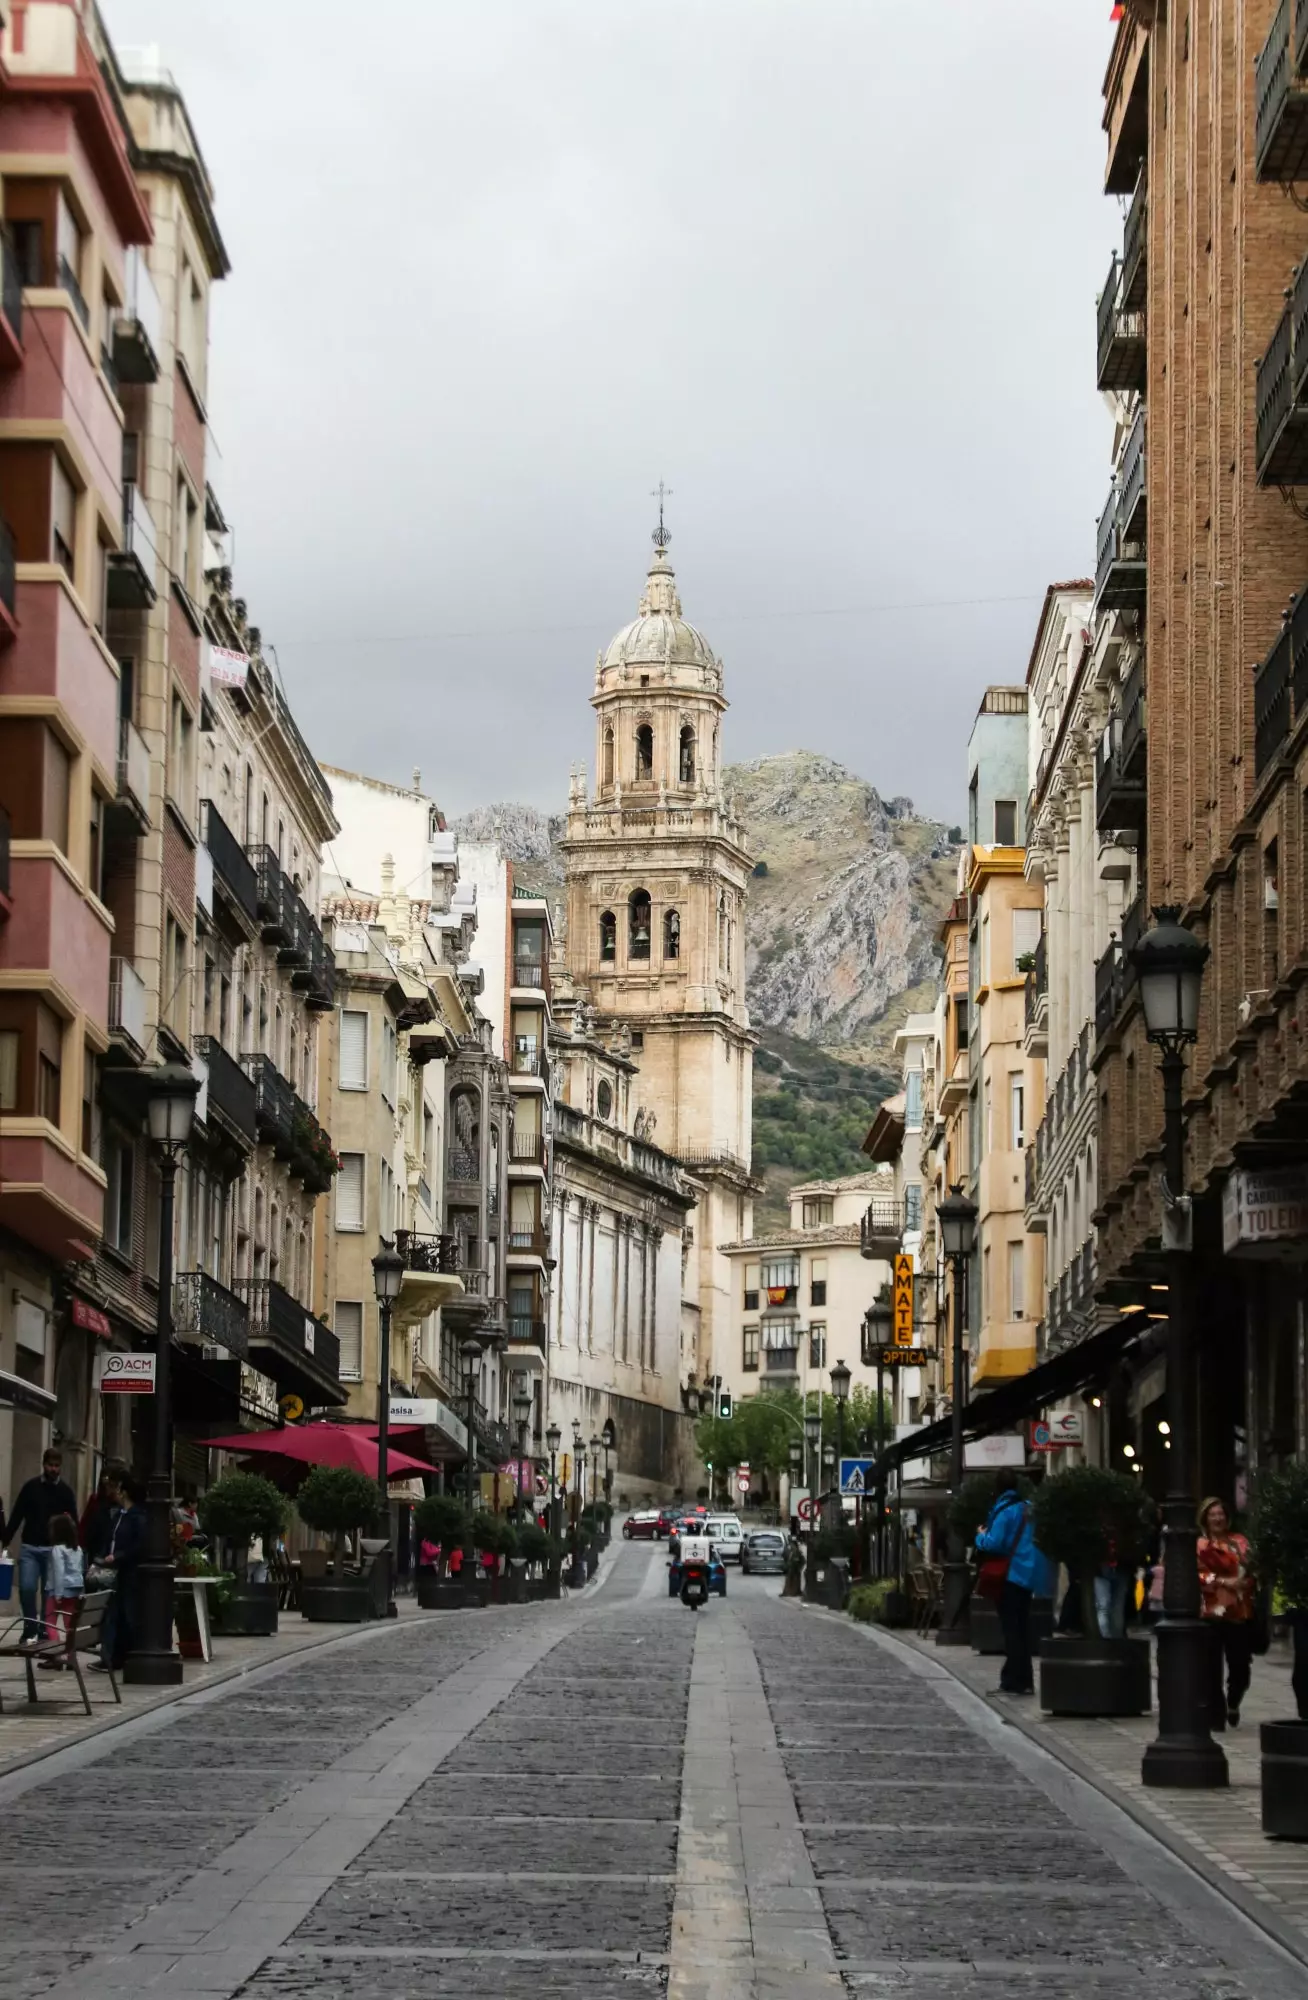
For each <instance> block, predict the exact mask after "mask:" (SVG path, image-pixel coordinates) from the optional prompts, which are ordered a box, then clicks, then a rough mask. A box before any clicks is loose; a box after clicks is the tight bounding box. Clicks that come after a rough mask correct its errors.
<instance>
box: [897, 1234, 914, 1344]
mask: <svg viewBox="0 0 1308 2000" xmlns="http://www.w3.org/2000/svg"><path fill="white" fill-rule="evenodd" d="M892 1304H893V1310H894V1327H895V1346H896V1347H911V1346H912V1345H913V1259H912V1258H911V1257H906V1256H903V1255H901V1256H898V1257H896V1259H895V1286H894V1292H893V1294H892Z"/></svg>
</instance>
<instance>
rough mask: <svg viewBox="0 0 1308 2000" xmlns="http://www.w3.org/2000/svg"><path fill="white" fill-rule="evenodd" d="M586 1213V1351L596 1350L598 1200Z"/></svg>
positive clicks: (587, 1207) (590, 1204) (592, 1203)
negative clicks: (587, 1223)
mask: <svg viewBox="0 0 1308 2000" xmlns="http://www.w3.org/2000/svg"><path fill="white" fill-rule="evenodd" d="M585 1206H586V1214H587V1215H588V1216H589V1218H590V1248H589V1252H588V1256H587V1265H586V1352H587V1354H593V1353H594V1352H595V1241H596V1238H597V1237H598V1235H599V1218H600V1205H599V1203H598V1202H597V1201H588V1202H587V1203H586V1205H585Z"/></svg>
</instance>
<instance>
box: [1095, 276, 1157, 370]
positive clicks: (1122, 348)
mask: <svg viewBox="0 0 1308 2000" xmlns="http://www.w3.org/2000/svg"><path fill="white" fill-rule="evenodd" d="M1124 276H1125V272H1124V270H1123V267H1122V263H1121V260H1120V258H1119V257H1118V256H1117V255H1116V253H1114V256H1113V261H1112V263H1111V264H1110V265H1109V267H1108V276H1107V278H1106V279H1105V280H1104V288H1103V290H1102V292H1100V294H1099V299H1098V302H1097V304H1096V307H1095V320H1096V338H1095V351H1096V357H1097V363H1098V366H1097V370H1096V380H1097V383H1098V386H1099V387H1100V388H1101V389H1118V390H1124V389H1137V390H1142V389H1143V388H1144V387H1145V383H1146V380H1147V374H1146V366H1145V364H1146V359H1147V353H1146V343H1145V316H1144V310H1143V308H1142V307H1140V306H1128V305H1127V304H1126V301H1125V295H1124V290H1123V278H1124Z"/></svg>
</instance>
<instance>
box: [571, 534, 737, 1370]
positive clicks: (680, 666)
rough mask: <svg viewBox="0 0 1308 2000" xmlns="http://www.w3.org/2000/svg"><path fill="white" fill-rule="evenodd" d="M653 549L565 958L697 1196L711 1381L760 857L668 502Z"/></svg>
mask: <svg viewBox="0 0 1308 2000" xmlns="http://www.w3.org/2000/svg"><path fill="white" fill-rule="evenodd" d="M653 540H654V558H653V561H652V562H651V564H650V567H649V571H648V574H647V576H646V580H645V589H644V593H643V595H642V597H641V599H640V605H639V609H638V611H637V615H636V617H635V618H634V619H633V620H632V622H631V624H629V625H627V626H625V627H624V628H623V630H622V631H621V632H619V633H618V634H617V636H616V637H615V638H614V639H613V640H612V641H611V642H610V644H609V646H608V648H607V649H606V650H605V651H604V652H602V653H601V654H600V655H599V658H598V660H597V662H596V667H595V686H594V692H593V693H592V695H591V705H592V707H593V708H594V710H595V746H596V784H595V793H594V797H593V798H592V799H588V798H587V795H586V785H585V780H584V778H582V777H576V778H574V780H573V787H572V796H571V798H570V800H569V809H568V821H567V833H566V837H565V838H564V840H563V842H562V849H563V854H564V857H565V861H566V867H567V910H568V925H567V958H568V970H569V972H570V974H571V976H572V978H573V980H574V981H575V982H576V984H577V985H578V987H580V988H584V989H585V992H586V994H587V997H588V999H589V1001H590V1003H591V1004H592V1005H593V1006H594V1008H595V1010H596V1012H597V1013H598V1014H599V1015H600V1016H601V1018H604V1017H607V1018H608V1019H610V1020H613V1021H615V1022H620V1023H623V1024H625V1025H626V1026H627V1027H628V1028H629V1029H630V1030H631V1036H632V1054H633V1056H634V1058H635V1060H636V1062H637V1063H638V1065H639V1073H638V1075H637V1076H636V1077H635V1078H634V1080H633V1084H632V1089H633V1094H634V1098H635V1101H636V1102H637V1103H638V1104H639V1105H640V1106H641V1107H642V1108H643V1109H644V1111H645V1112H646V1114H647V1116H649V1115H651V1114H652V1118H653V1121H654V1122H653V1130H652V1133H651V1136H652V1138H653V1140H654V1142H655V1144H656V1145H658V1146H660V1147H662V1148H663V1150H664V1151H665V1152H668V1153H671V1154H673V1155H675V1157H676V1158H677V1159H679V1160H681V1161H682V1162H683V1163H684V1164H685V1165H686V1166H687V1167H688V1168H689V1169H691V1170H692V1171H693V1172H694V1174H695V1175H696V1177H697V1178H702V1179H703V1181H704V1183H705V1193H704V1197H703V1198H702V1200H701V1203H700V1207H699V1209H698V1210H697V1211H696V1221H695V1229H696V1246H695V1248H696V1255H697V1258H698V1261H699V1266H700V1282H699V1287H698V1291H699V1302H700V1315H701V1339H700V1353H699V1357H698V1358H699V1364H700V1366H701V1368H703V1369H704V1370H705V1372H711V1370H712V1346H713V1337H714V1324H715V1322H716V1323H718V1324H719V1325H720V1326H725V1324H726V1305H727V1291H728V1288H729V1285H730V1270H729V1266H728V1262H727V1259H725V1258H723V1257H721V1256H719V1255H718V1254H717V1252H716V1248H715V1246H716V1245H717V1244H719V1243H724V1242H729V1241H733V1240H738V1239H739V1238H740V1237H742V1236H744V1235H746V1234H747V1233H748V1229H749V1226H750V1223H751V1220H752V1193H753V1183H752V1181H751V1179H750V1174H749V1162H750V1133H751V1096H752V1086H753V1050H754V1042H755V1037H754V1035H753V1034H752V1033H751V1031H750V1026H749V1015H748V1011H747V1009H746V1006H745V926H744V916H745V897H746V891H747V885H748V882H749V876H750V869H751V857H750V854H749V851H748V849H747V847H746V844H745V835H744V830H743V828H742V826H741V824H740V822H739V821H738V820H737V819H736V817H735V815H734V813H733V811H732V809H731V807H730V805H729V803H728V802H727V801H726V800H725V799H724V797H723V794H722V788H721V787H722V778H721V773H722V765H721V724H722V717H723V715H724V713H725V711H726V707H727V702H726V697H725V695H724V694H723V691H722V663H721V661H720V660H719V659H718V658H717V657H716V656H715V654H714V653H713V651H712V648H711V647H710V646H709V644H708V642H707V641H706V640H705V638H704V637H703V635H702V634H701V633H700V632H698V631H697V630H696V629H695V627H694V626H693V625H690V624H688V623H687V622H686V620H685V619H684V618H683V617H682V614H681V599H680V596H679V595H678V592H677V580H676V576H675V574H674V573H673V569H672V564H671V563H670V561H669V560H668V544H669V542H670V540H671V537H670V536H669V534H668V532H667V529H666V528H665V526H664V523H663V510H662V504H661V502H660V508H659V525H658V527H657V528H656V529H655V531H654V537H653ZM700 1379H701V1380H702V1379H703V1375H701V1378H700Z"/></svg>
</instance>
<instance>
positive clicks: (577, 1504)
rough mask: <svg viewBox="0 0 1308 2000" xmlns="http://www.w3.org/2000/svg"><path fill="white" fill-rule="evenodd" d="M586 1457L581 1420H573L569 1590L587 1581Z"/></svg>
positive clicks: (575, 1588)
mask: <svg viewBox="0 0 1308 2000" xmlns="http://www.w3.org/2000/svg"><path fill="white" fill-rule="evenodd" d="M583 1456H584V1451H583V1445H582V1437H581V1418H580V1417H574V1418H573V1419H572V1562H571V1564H570V1566H569V1569H568V1589H569V1590H580V1589H581V1588H582V1586H583V1584H584V1583H585V1581H586V1559H585V1557H584V1556H583V1555H582V1553H581V1468H582V1459H583Z"/></svg>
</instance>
